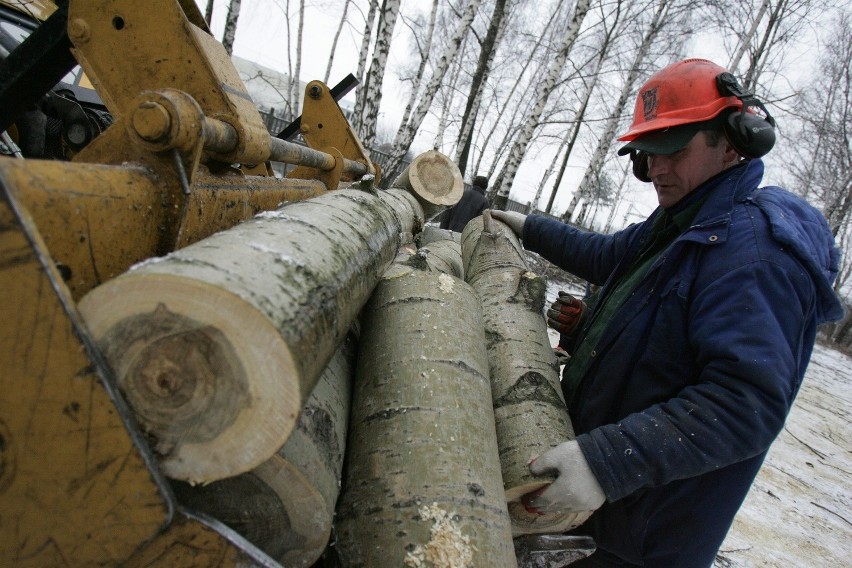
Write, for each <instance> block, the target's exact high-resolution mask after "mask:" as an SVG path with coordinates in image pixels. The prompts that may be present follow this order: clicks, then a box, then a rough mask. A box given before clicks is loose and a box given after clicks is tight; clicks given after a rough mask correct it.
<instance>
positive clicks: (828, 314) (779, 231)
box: [696, 159, 843, 323]
mask: <svg viewBox="0 0 852 568" xmlns="http://www.w3.org/2000/svg"><path fill="white" fill-rule="evenodd" d="M763 172H764V166H763V160H760V159H754V160H750V161H749V162H747V163H746V164H744V165H743V166H741V167H736V168H732V169H731V170H729V174H728V175H727V176H722V177H719V178H714V179H713V180H712V181H711V182H710V184H708V185H710V187H709V188H708V189H709V190H710V191H712V192H713V193H712V194H711V197H710V198H709V199H708V202H707V203H706V204H705V206H704V207H702V209H701V212H700V213H699V215H698V217H699V218H696V221H698V222H702V223H708V222H714V221H720V220H721V219H720V217H721V216H727V215H729V213H728V212H729V211H730V206H731V204H732V201H733V202H741V201H750V202H752V203H754V204H755V205H756V206H757V207H758V208H759V209H760V210H761V211H763V213H764V215H766V218H767V220H768V222H769V226H770V230H771V232H772V238H774V239H775V240H776V241H777V242H778V243H780V244H781V245H783V246H784V247H785V248H787V249H788V250H790V251H792V253H793V255H794V256H795V257H796V259H797V260H798V261H799V262H801V263H802V266H804V267H805V269H806V270H807V271H808V273H809V274H810V276H811V278H812V279H813V281H814V286H815V288H816V293H817V306H816V310H817V314H816V315H817V321H818V322H819V323H823V322H826V321H837V320H839V319H842V318H843V305H842V304H841V302H840V299H839V298H838V297H837V294H836V293H835V291H834V287H833V284H834V280H835V279H836V278H837V273H838V271H839V269H840V249H839V248H838V247H837V245H835V243H834V235H832V234H831V229H830V228H829V226H828V221H826V219H825V217H824V216H823V214H822V213H821V212H820V211H819V210H818V209H816V208H815V207H813V206H812V205H810V204H809V203H808V202H807V201H805V200H804V199H802V198H801V197H799V196H797V195H794V194H793V193H790V192H789V191H787V190H785V189H782V188H780V187H775V186H767V187H762V188H758V189H754V188H757V187H758V185H759V184H760V181H761V179H763ZM726 181H727V182H731V184H732V185H731V190H730V193H727V192H725V193H717V192H716V191H715V188H718V187H719V186H720V185H723V184H724V183H725V182H726Z"/></svg>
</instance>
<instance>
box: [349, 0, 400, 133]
mask: <svg viewBox="0 0 852 568" xmlns="http://www.w3.org/2000/svg"><path fill="white" fill-rule="evenodd" d="M399 7H400V0H383V2H382V7H381V9H380V10H379V22H378V26H377V30H376V45H375V49H374V50H373V58H372V61H371V62H370V68H369V69H368V71H367V78H366V80H365V81H364V84H363V85H362V86H361V87H360V88H359V89H358V94H357V96H356V98H355V111H356V112H355V119H356V126H357V128H358V134H359V136H360V138H361V142H362V143H363V144H364V146H366V147H368V148H369V147H370V146H372V145H373V140H374V139H375V137H376V122H377V120H378V116H379V107H380V106H381V104H382V83H383V81H384V77H385V69H386V67H387V60H388V53H389V52H390V44H391V39H392V38H393V30H394V28H395V27H396V20H397V16H398V15H399Z"/></svg>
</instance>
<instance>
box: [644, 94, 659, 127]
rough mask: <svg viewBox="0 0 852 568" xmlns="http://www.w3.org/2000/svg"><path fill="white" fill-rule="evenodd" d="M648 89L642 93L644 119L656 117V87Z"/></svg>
mask: <svg viewBox="0 0 852 568" xmlns="http://www.w3.org/2000/svg"><path fill="white" fill-rule="evenodd" d="M658 88H659V87H654V88H653V89H648V90H647V91H645V92H643V93H642V113H643V114H644V115H645V120H653V119H655V118H657V89H658Z"/></svg>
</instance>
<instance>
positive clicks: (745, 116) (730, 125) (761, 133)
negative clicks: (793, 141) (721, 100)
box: [716, 73, 775, 159]
mask: <svg viewBox="0 0 852 568" xmlns="http://www.w3.org/2000/svg"><path fill="white" fill-rule="evenodd" d="M716 84H717V85H718V87H719V93H720V94H721V95H722V96H733V97H737V98H738V99H740V101H742V103H743V108H742V110H729V111H726V113H727V114H726V115H724V116H723V121H722V128H723V129H724V131H725V136H726V137H727V139H728V142H730V143H731V146H733V147H734V150H736V151H737V153H738V154H739V155H741V156H742V157H744V158H748V159H753V158H760V157H762V156H765V155H766V154H768V153H769V151H770V150H771V149H772V147H773V146H774V145H775V119H774V118H772V116H771V115H770V114H769V111H768V110H766V107H765V106H764V105H763V103H762V102H760V100H758V99H757V98H756V97H755V96H754V95H753V94H751V93H747V92H746V91H745V90H744V89H743V88H742V87H741V86H740V84H739V82H738V81H737V79H736V78H735V77H734V76H733V75H731V74H730V73H720V74H719V75H718V76H717V77H716ZM751 107H757V108H759V109H760V110H761V111H763V113H764V114H765V117H763V116H760V115H758V114H755V113H754V112H748V109H749V108H751Z"/></svg>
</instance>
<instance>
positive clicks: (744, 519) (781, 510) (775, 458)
mask: <svg viewBox="0 0 852 568" xmlns="http://www.w3.org/2000/svg"><path fill="white" fill-rule="evenodd" d="M549 280H551V281H550V282H549V283H548V287H547V305H548V306H549V305H550V303H551V302H552V301H553V300H554V298H555V297H556V294H557V291H558V290H565V291H568V292H570V293H572V294H575V295H576V296H578V297H582V295H583V290H582V288H581V287H578V286H577V285H571V284H567V283H565V282H559V281H558V280H555V281H554V280H552V279H549ZM548 332H549V333H550V334H551V335H550V337H551V342H552V344H553V345H556V342H557V341H558V335H557V334H556V333H555V332H554V331H553V330H548ZM850 381H852V357H849V356H847V355H844V354H843V353H840V352H838V351H835V350H833V349H831V348H828V347H823V346H820V345H817V346H816V347H815V349H814V353H813V356H812V357H811V362H810V365H809V366H808V370H807V373H806V374H805V380H804V382H803V384H802V387H801V389H800V391H799V395H798V397H797V398H796V402H795V404H794V405H793V409H792V410H791V412H790V415H789V417H788V419H787V423H786V425H785V427H784V430H783V431H782V432H781V434H780V435H779V436H778V438H777V439H776V441H775V443H774V444H773V445H772V448H771V449H770V451H769V454H768V456H767V458H766V461H765V462H764V464H763V468H762V469H761V471H760V473H759V474H758V476H757V479H756V480H755V482H754V485H752V488H751V491H750V492H749V495H748V497H746V501H745V503H744V504H743V506H742V508H741V509H740V511H739V513H738V514H737V517H736V519H735V520H734V524H733V527H731V530H730V532H729V533H728V536H727V538H726V539H725V541H724V542H723V543H722V547H721V549H720V550H719V553H718V555H717V556H716V562H715V563H714V567H718V568H764V567H771V568H775V567H805V566H807V567H815V568H816V567H819V568H822V567H832V568H833V567H838V566H849V567H852V430H850V417H852V384H850Z"/></svg>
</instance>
